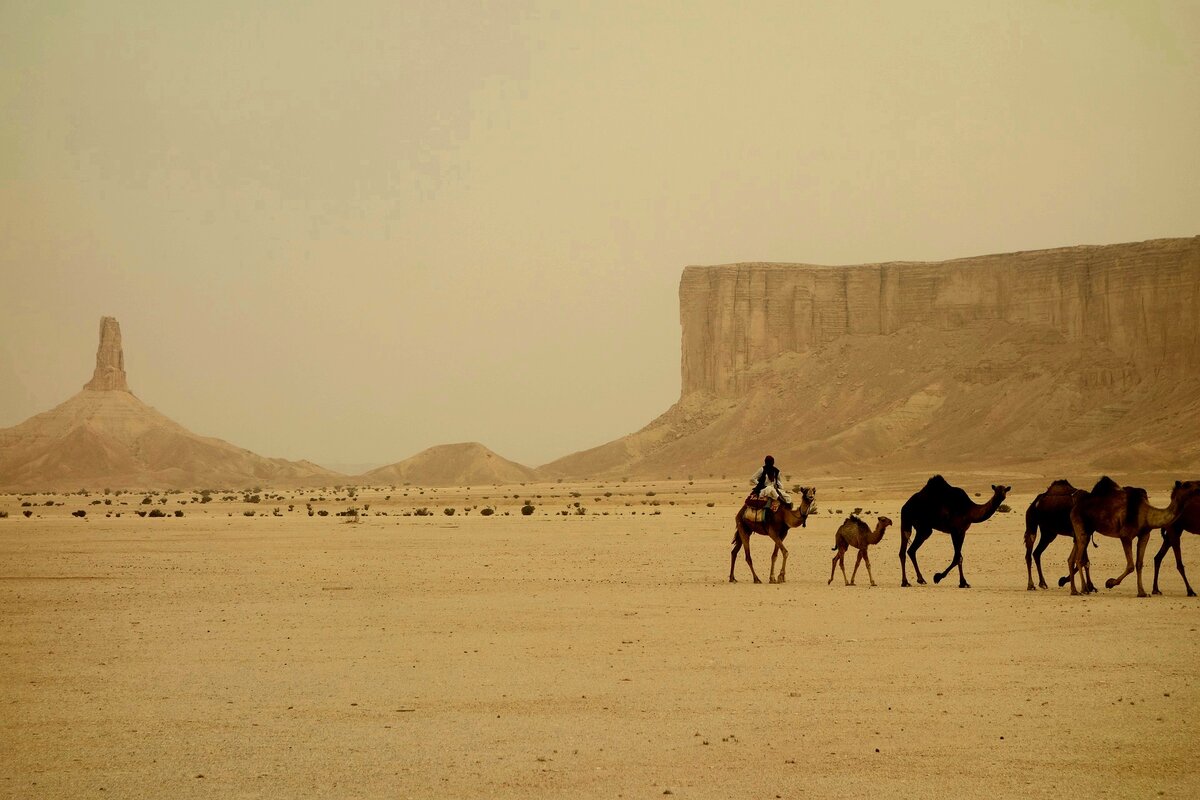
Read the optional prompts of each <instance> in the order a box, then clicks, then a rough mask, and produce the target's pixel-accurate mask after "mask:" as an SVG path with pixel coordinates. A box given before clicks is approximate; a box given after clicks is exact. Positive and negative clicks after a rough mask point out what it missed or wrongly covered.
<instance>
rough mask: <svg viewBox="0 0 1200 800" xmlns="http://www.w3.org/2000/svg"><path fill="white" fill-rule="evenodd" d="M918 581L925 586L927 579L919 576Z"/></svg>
mask: <svg viewBox="0 0 1200 800" xmlns="http://www.w3.org/2000/svg"><path fill="white" fill-rule="evenodd" d="M917 583H919V584H921V585H922V586H924V585H925V579H924V578H917Z"/></svg>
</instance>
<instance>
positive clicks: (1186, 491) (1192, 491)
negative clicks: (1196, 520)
mask: <svg viewBox="0 0 1200 800" xmlns="http://www.w3.org/2000/svg"><path fill="white" fill-rule="evenodd" d="M1195 497H1200V481H1175V486H1174V488H1172V489H1171V504H1172V505H1175V504H1176V503H1178V505H1175V507H1176V508H1182V507H1183V506H1184V505H1185V504H1186V503H1189V502H1191V500H1192V498H1195Z"/></svg>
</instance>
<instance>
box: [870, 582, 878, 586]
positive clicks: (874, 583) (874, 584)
mask: <svg viewBox="0 0 1200 800" xmlns="http://www.w3.org/2000/svg"><path fill="white" fill-rule="evenodd" d="M871 585H872V586H878V585H879V584H878V583H876V582H875V581H871Z"/></svg>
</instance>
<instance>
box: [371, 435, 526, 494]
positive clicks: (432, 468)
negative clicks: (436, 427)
mask: <svg viewBox="0 0 1200 800" xmlns="http://www.w3.org/2000/svg"><path fill="white" fill-rule="evenodd" d="M360 478H361V480H362V482H363V483H366V484H377V485H378V484H402V483H411V484H415V485H417V486H474V485H479V484H498V483H520V482H522V481H533V480H537V477H536V475H535V474H534V471H533V470H532V469H530V468H529V467H526V466H522V465H521V464H518V463H516V462H515V461H509V460H508V459H506V458H502V457H500V456H499V455H497V454H496V453H493V452H492V451H491V450H489V449H488V448H486V447H484V446H483V445H481V444H479V443H478V442H462V443H459V444H443V445H438V446H436V447H430V448H429V449H427V450H422V451H421V452H420V453H417V454H416V455H415V456H412V457H411V458H407V459H405V460H404V461H399V462H397V463H395V464H389V465H388V466H385V467H379V468H378V469H373V470H371V471H370V472H366V473H364V474H363V475H362V476H360Z"/></svg>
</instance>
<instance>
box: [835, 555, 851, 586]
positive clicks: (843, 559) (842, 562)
mask: <svg viewBox="0 0 1200 800" xmlns="http://www.w3.org/2000/svg"><path fill="white" fill-rule="evenodd" d="M838 564H840V565H841V567H842V582H843V583H845V584H846V585H847V586H850V585H851V584H853V583H854V581H852V580H851V579H850V578H847V577H846V550H844V549H843V550H838Z"/></svg>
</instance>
